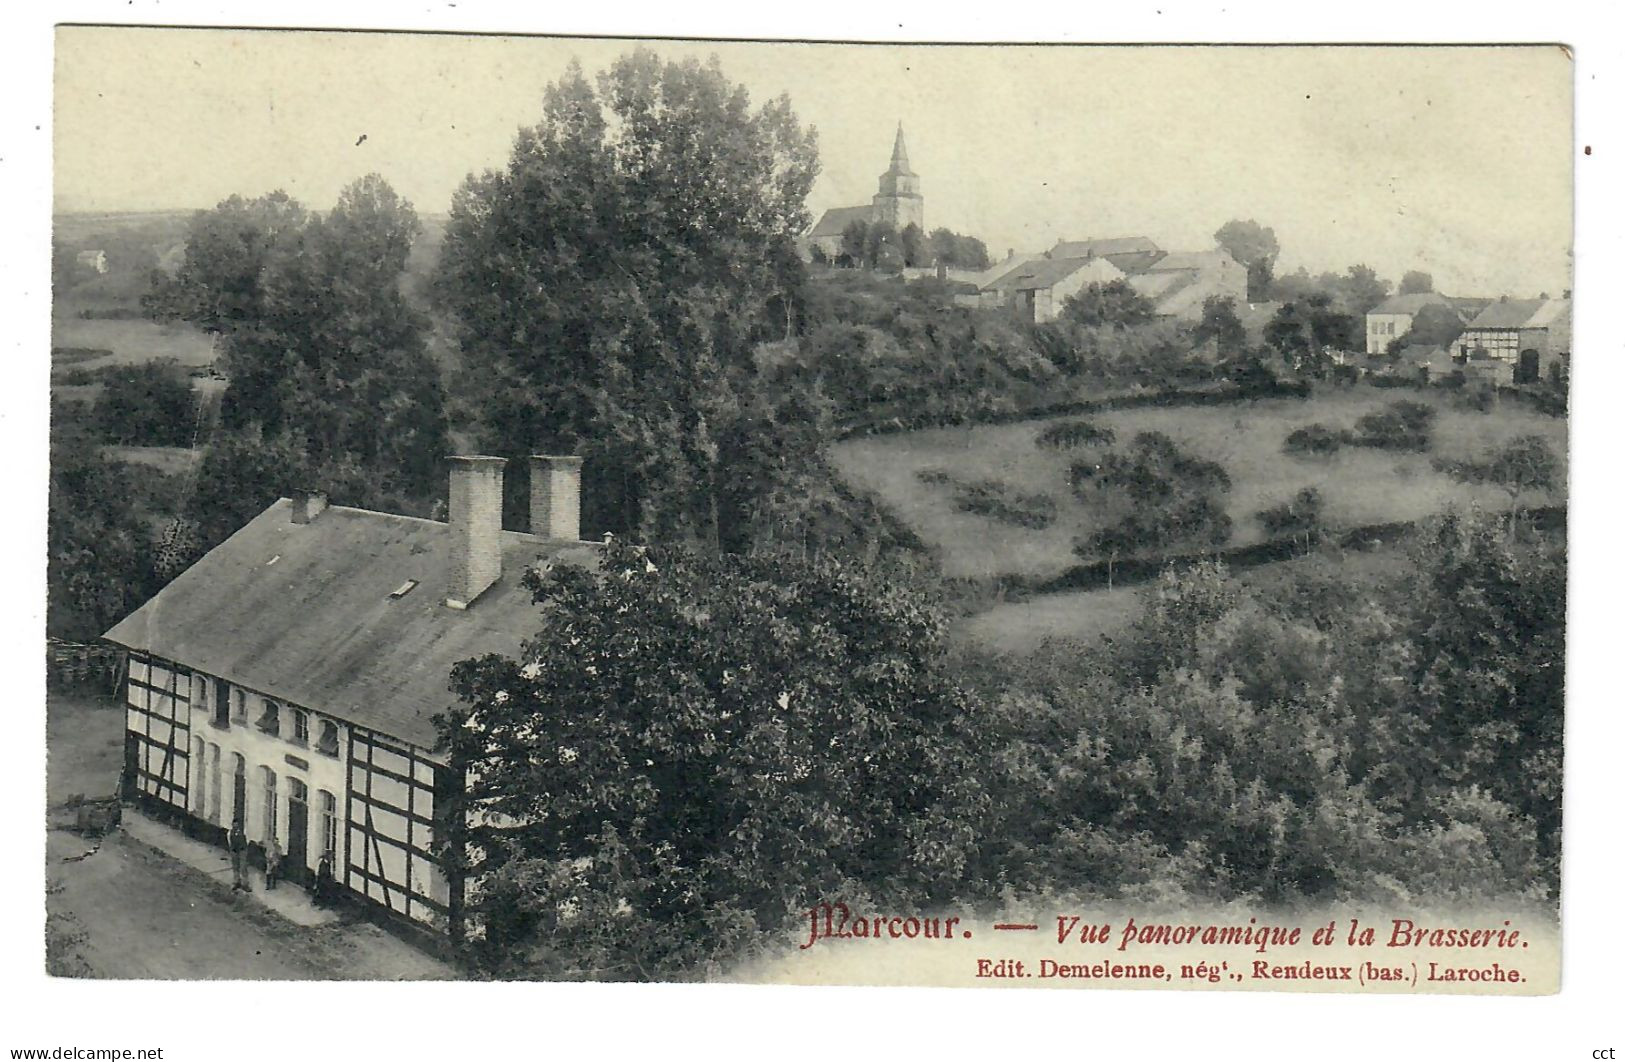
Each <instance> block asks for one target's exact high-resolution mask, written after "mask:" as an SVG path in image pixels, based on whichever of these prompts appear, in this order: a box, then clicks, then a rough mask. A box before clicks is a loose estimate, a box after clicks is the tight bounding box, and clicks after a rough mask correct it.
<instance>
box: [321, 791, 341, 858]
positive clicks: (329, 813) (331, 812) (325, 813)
mask: <svg viewBox="0 0 1625 1062" xmlns="http://www.w3.org/2000/svg"><path fill="white" fill-rule="evenodd" d="M321 797H322V858H323V859H326V860H327V862H328V865H329V866H331V865H332V864H334V863H336V862H338V855H337V853H338V848H339V813H338V806H339V802H338V799H337V798H336V797H334V796H333V794H332V793H329V792H328V791H327V790H325V789H323V790H322V791H321Z"/></svg>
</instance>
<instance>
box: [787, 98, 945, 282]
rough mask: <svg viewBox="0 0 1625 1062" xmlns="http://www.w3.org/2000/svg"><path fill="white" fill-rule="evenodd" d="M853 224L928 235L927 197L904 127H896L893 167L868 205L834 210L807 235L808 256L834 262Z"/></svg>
mask: <svg viewBox="0 0 1625 1062" xmlns="http://www.w3.org/2000/svg"><path fill="white" fill-rule="evenodd" d="M854 221H862V222H865V223H868V224H875V223H876V222H882V221H883V222H888V223H890V224H891V225H892V226H893V227H895V228H896V229H897V231H899V232H901V231H902V230H904V229H906V228H908V226H910V225H914V226H917V227H918V228H919V230H920V232H921V233H924V232H925V197H924V196H923V195H921V194H920V178H919V175H918V174H916V173H915V172H914V171H913V170H912V169H910V168H909V165H908V146H907V145H906V144H904V142H903V125H902V123H901V122H899V123H898V124H897V140H896V141H895V142H894V143H893V144H892V150H891V166H890V168H888V169H887V170H886V172H885V173H883V174H881V175H880V187H879V188H878V189H877V190H876V192H875V195H874V199H873V200H872V201H870V202H869V203H868V204H867V205H860V206H848V207H831V208H830V209H829V210H826V211H824V213H823V216H822V217H820V218H819V219H818V223H817V224H816V225H814V226H813V227H812V230H811V231H810V232H808V233H807V238H806V246H807V250H808V253H810V252H811V249H812V248H813V247H817V248H818V249H819V250H821V251H823V253H824V255H825V256H826V257H828V258H831V259H834V258H835V257H836V256H838V255H839V254H840V253H841V234H842V233H843V232H845V231H846V227H847V226H848V225H850V224H852V223H853V222H854Z"/></svg>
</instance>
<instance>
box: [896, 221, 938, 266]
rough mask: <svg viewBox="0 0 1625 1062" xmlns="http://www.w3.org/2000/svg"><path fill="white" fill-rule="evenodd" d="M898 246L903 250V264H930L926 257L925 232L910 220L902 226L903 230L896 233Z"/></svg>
mask: <svg viewBox="0 0 1625 1062" xmlns="http://www.w3.org/2000/svg"><path fill="white" fill-rule="evenodd" d="M897 245H898V248H899V249H900V250H901V251H902V252H903V264H904V265H906V266H923V265H930V264H931V263H930V261H929V260H928V259H927V257H926V244H925V233H923V232H921V231H920V227H919V226H918V225H916V224H914V223H913V222H912V221H911V222H909V223H908V224H907V225H905V226H903V231H902V232H900V233H898V234H897Z"/></svg>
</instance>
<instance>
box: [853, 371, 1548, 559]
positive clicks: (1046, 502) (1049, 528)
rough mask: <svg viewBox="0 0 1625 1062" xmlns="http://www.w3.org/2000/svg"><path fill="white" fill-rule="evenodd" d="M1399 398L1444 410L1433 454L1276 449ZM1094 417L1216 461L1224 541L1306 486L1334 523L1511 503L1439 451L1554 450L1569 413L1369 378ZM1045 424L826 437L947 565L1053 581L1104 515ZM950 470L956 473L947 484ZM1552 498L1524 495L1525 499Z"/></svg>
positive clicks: (1125, 435) (1245, 533) (1123, 435)
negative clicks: (1007, 499) (1454, 473)
mask: <svg viewBox="0 0 1625 1062" xmlns="http://www.w3.org/2000/svg"><path fill="white" fill-rule="evenodd" d="M1400 397H1404V398H1409V399H1414V400H1419V401H1425V402H1428V403H1430V404H1432V405H1434V406H1435V407H1436V408H1437V409H1438V411H1439V413H1438V420H1437V423H1436V426H1435V429H1434V442H1433V446H1432V449H1431V450H1430V451H1429V452H1427V453H1399V452H1392V451H1383V450H1372V449H1366V448H1350V447H1345V448H1344V449H1343V450H1341V451H1339V452H1338V453H1335V454H1332V455H1330V456H1327V457H1296V456H1288V455H1286V454H1284V453H1283V452H1282V442H1283V440H1284V439H1285V437H1286V435H1287V434H1288V433H1290V432H1291V431H1293V430H1294V429H1296V428H1299V427H1303V426H1306V425H1309V424H1314V423H1317V422H1318V423H1324V424H1327V425H1329V426H1332V427H1344V428H1349V427H1352V426H1353V425H1354V423H1355V421H1356V420H1358V419H1359V417H1361V416H1362V415H1364V414H1366V413H1369V412H1372V411H1374V410H1376V409H1379V408H1381V407H1382V406H1384V405H1385V404H1387V403H1389V402H1392V401H1394V400H1395V399H1396V398H1400ZM1062 419H1071V418H1062ZM1088 419H1089V420H1090V421H1091V422H1093V423H1095V424H1098V425H1101V426H1103V427H1109V428H1111V429H1112V430H1113V431H1114V432H1115V433H1116V437H1117V444H1118V446H1119V447H1121V446H1122V445H1124V444H1126V443H1128V442H1129V441H1130V440H1131V439H1132V438H1133V436H1134V435H1135V434H1136V433H1138V432H1144V431H1158V432H1163V433H1165V434H1166V435H1168V436H1169V437H1171V438H1172V439H1173V440H1174V441H1175V442H1177V443H1178V444H1179V445H1180V447H1181V448H1183V449H1186V450H1188V451H1190V452H1191V453H1194V454H1197V455H1200V456H1201V457H1203V458H1206V459H1207V460H1211V461H1216V462H1218V463H1219V464H1220V465H1222V466H1223V467H1224V469H1225V470H1226V471H1227V472H1228V473H1229V475H1230V477H1231V480H1232V484H1233V485H1232V487H1231V489H1230V490H1229V491H1228V492H1227V493H1226V494H1225V495H1223V499H1224V504H1225V508H1226V511H1227V512H1228V514H1229V516H1230V518H1231V520H1232V521H1233V533H1232V535H1231V538H1230V541H1229V543H1228V544H1230V545H1247V544H1250V543H1255V542H1261V541H1264V540H1265V538H1266V536H1265V533H1264V530H1263V528H1262V527H1261V526H1260V525H1259V522H1258V520H1257V518H1256V514H1257V512H1258V511H1259V510H1260V509H1263V508H1266V507H1269V506H1273V505H1278V504H1280V503H1282V502H1285V501H1287V500H1289V499H1290V498H1292V496H1293V495H1294V494H1296V492H1297V491H1298V490H1300V489H1302V488H1304V487H1316V488H1318V489H1319V490H1320V491H1321V493H1322V495H1323V496H1324V499H1325V505H1326V509H1325V518H1326V522H1327V524H1328V526H1329V527H1331V528H1333V529H1346V528H1353V527H1359V526H1364V525H1369V524H1380V523H1387V522H1390V521H1400V520H1415V519H1418V518H1420V517H1424V516H1427V515H1430V514H1432V513H1435V512H1439V511H1441V510H1442V509H1444V508H1445V507H1446V506H1448V505H1452V504H1454V505H1463V506H1465V505H1471V504H1477V505H1480V506H1484V507H1486V508H1504V507H1506V505H1507V504H1508V499H1507V495H1506V494H1505V493H1504V492H1503V491H1501V490H1499V489H1497V488H1494V487H1487V486H1481V485H1480V486H1470V485H1465V484H1462V483H1459V482H1457V481H1456V480H1454V479H1452V478H1451V477H1449V476H1447V475H1445V474H1443V473H1440V472H1437V471H1435V470H1434V468H1433V465H1432V462H1433V459H1434V458H1435V457H1440V458H1445V459H1448V460H1464V459H1468V458H1473V457H1478V456H1482V455H1483V454H1485V453H1486V452H1487V451H1489V450H1491V449H1493V448H1494V447H1496V446H1497V445H1499V444H1500V443H1502V442H1504V441H1506V440H1507V439H1510V438H1511V437H1513V436H1515V435H1519V434H1523V433H1530V432H1533V433H1538V434H1540V435H1543V436H1545V437H1546V438H1547V439H1548V440H1549V441H1550V442H1551V444H1552V446H1553V448H1554V449H1555V450H1557V451H1558V452H1559V453H1562V452H1565V451H1566V437H1567V428H1568V425H1567V421H1565V420H1561V419H1554V418H1552V417H1547V416H1542V415H1540V414H1538V413H1535V412H1533V411H1530V410H1528V409H1526V408H1524V407H1522V406H1520V405H1517V404H1514V403H1511V402H1507V403H1503V404H1502V405H1501V407H1500V408H1498V409H1496V410H1494V411H1491V412H1487V413H1483V412H1477V411H1465V410H1458V409H1455V408H1452V407H1451V406H1450V405H1449V404H1448V403H1447V402H1446V401H1445V400H1444V399H1443V398H1442V396H1441V395H1440V394H1439V393H1437V392H1430V393H1424V394H1420V395H1419V394H1417V393H1416V392H1414V391H1409V390H1407V391H1404V392H1395V391H1393V390H1381V389H1376V388H1371V387H1355V388H1350V389H1346V390H1329V389H1322V391H1321V392H1320V393H1317V395H1316V396H1315V397H1314V398H1312V399H1309V400H1297V399H1286V398H1282V399H1264V400H1257V401H1251V402H1245V403H1237V404H1233V405H1226V406H1216V407H1215V406H1208V407H1178V408H1150V409H1134V410H1120V411H1113V412H1107V413H1101V414H1096V415H1093V416H1091V417H1089V418H1088ZM1052 423H1054V420H1029V421H1022V422H1019V423H1014V424H1002V425H988V426H976V427H954V428H935V429H929V430H923V431H915V432H908V433H904V434H896V435H884V436H872V437H864V438H856V439H851V440H848V441H846V442H842V443H839V444H837V445H836V446H835V447H833V449H832V453H831V457H832V461H833V463H834V465H835V467H836V469H837V470H838V471H839V472H840V474H841V475H842V476H843V477H844V478H845V479H846V480H847V481H848V482H849V483H850V484H851V485H853V486H854V487H857V488H859V489H862V490H865V491H868V492H871V493H873V494H874V495H875V496H876V497H878V498H879V499H880V500H881V501H882V502H883V503H884V504H885V505H886V506H887V507H888V508H889V509H890V510H891V511H892V512H893V513H895V514H896V515H897V516H898V517H899V518H900V519H901V520H902V521H903V522H904V523H905V524H906V525H907V526H908V527H909V528H910V529H911V530H913V531H914V532H915V533H916V534H917V535H919V537H920V538H921V539H923V540H924V541H925V542H926V543H927V544H928V545H929V546H931V547H932V548H933V549H934V550H935V551H936V552H937V554H938V556H939V558H940V561H941V564H942V569H943V573H944V574H945V575H947V576H950V577H959V578H971V579H978V578H988V577H994V576H999V575H1006V574H1014V575H1022V576H1029V577H1040V578H1042V577H1051V576H1055V575H1059V574H1060V573H1061V572H1063V571H1065V570H1066V569H1068V568H1070V567H1072V566H1073V565H1075V564H1077V563H1078V562H1079V560H1080V558H1079V557H1078V555H1077V554H1076V553H1074V551H1073V542H1074V540H1075V539H1077V538H1078V537H1079V536H1080V535H1083V534H1086V533H1088V532H1090V531H1092V530H1094V529H1096V528H1097V527H1099V526H1100V525H1101V522H1102V518H1103V514H1102V512H1101V506H1100V504H1099V503H1098V502H1096V501H1094V499H1092V498H1091V499H1090V500H1089V501H1087V502H1086V501H1083V500H1080V499H1079V498H1078V497H1077V496H1076V495H1074V493H1073V491H1072V490H1071V489H1070V487H1069V486H1068V484H1067V478H1066V477H1067V472H1068V468H1069V467H1070V465H1071V463H1072V462H1073V461H1074V460H1075V459H1076V458H1075V455H1074V454H1072V453H1071V452H1069V451H1067V450H1064V449H1063V450H1056V449H1050V448H1046V447H1041V446H1039V445H1038V444H1037V443H1036V441H1035V440H1036V436H1037V435H1038V434H1039V432H1041V431H1042V430H1043V429H1044V428H1045V427H1047V426H1049V425H1050V424H1052ZM921 473H925V476H924V478H922V476H921ZM944 473H945V474H946V475H947V477H948V478H949V480H950V482H944V481H943V476H942V474H944ZM954 482H957V483H961V484H963V483H973V482H985V483H990V484H991V485H993V487H994V489H995V490H997V491H1004V492H1008V494H1009V495H1010V496H1012V497H1019V498H1021V499H1025V500H1026V501H1027V502H1029V503H1031V504H1032V505H1033V506H1034V507H1035V508H1037V509H1040V510H1048V511H1050V512H1052V513H1053V516H1052V518H1051V519H1049V520H1048V522H1047V524H1045V526H1022V525H1021V524H1020V523H1015V522H1011V521H1009V520H1007V519H998V518H995V517H993V516H988V515H981V514H979V513H976V512H967V511H963V510H962V508H961V507H960V503H959V500H958V497H957V496H956V490H955V487H954V485H953V483H954ZM1554 500H1556V499H1544V498H1539V499H1530V503H1531V504H1541V503H1544V502H1548V501H1554ZM1031 522H1032V523H1034V524H1037V523H1040V522H1042V521H1041V520H1040V519H1034V520H1033V521H1031Z"/></svg>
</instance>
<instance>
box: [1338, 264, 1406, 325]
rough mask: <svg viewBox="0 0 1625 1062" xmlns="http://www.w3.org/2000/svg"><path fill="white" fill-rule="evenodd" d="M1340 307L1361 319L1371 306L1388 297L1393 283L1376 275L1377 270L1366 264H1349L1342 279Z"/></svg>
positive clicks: (1369, 310)
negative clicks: (1346, 274) (1346, 272)
mask: <svg viewBox="0 0 1625 1062" xmlns="http://www.w3.org/2000/svg"><path fill="white" fill-rule="evenodd" d="M1342 287H1343V295H1344V297H1343V300H1342V308H1343V310H1344V311H1345V312H1347V313H1349V314H1352V315H1353V316H1354V317H1356V318H1361V319H1363V318H1364V317H1365V315H1366V314H1368V313H1370V312H1371V310H1372V308H1373V307H1375V306H1376V305H1377V303H1379V302H1381V301H1382V300H1383V299H1386V298H1387V297H1388V292H1389V291H1390V290H1391V289H1392V287H1393V285H1392V284H1391V283H1389V282H1388V281H1386V280H1383V279H1382V278H1381V277H1379V276H1377V271H1376V270H1374V269H1372V268H1371V267H1370V266H1366V265H1354V266H1349V271H1348V276H1347V277H1346V278H1345V279H1344V280H1343V283H1342Z"/></svg>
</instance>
